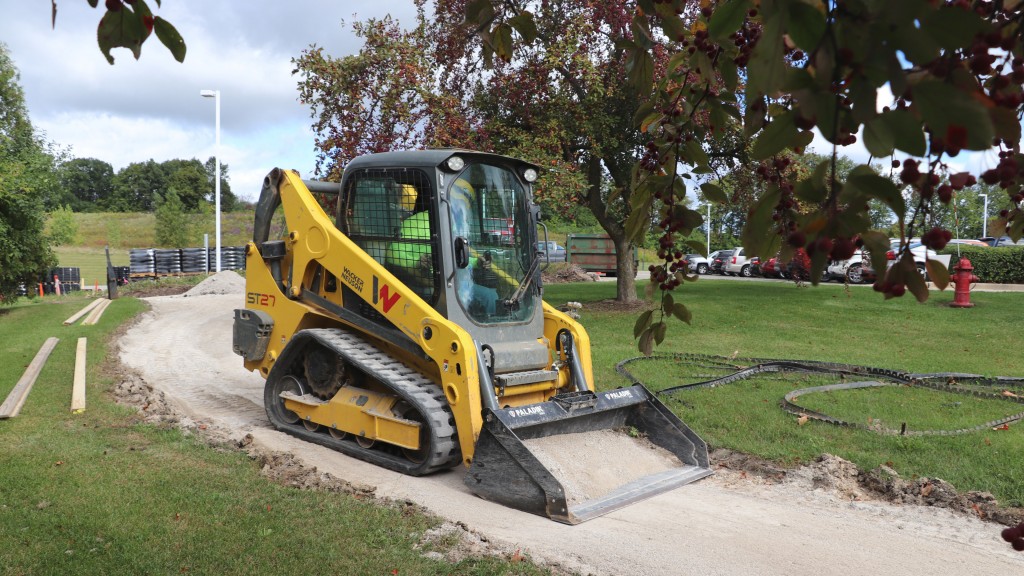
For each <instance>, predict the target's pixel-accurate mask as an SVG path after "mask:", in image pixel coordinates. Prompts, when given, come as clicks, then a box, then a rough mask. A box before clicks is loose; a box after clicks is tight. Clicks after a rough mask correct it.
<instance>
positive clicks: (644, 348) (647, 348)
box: [637, 328, 654, 356]
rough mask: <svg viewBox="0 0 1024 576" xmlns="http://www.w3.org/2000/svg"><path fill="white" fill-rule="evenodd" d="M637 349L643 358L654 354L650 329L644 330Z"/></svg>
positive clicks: (652, 333)
mask: <svg viewBox="0 0 1024 576" xmlns="http://www.w3.org/2000/svg"><path fill="white" fill-rule="evenodd" d="M637 348H639V349H640V353H641V354H643V355H644V356H650V355H651V353H652V352H654V332H652V331H651V329H650V328H648V329H647V330H644V332H643V334H641V335H640V342H639V344H638V345H637Z"/></svg>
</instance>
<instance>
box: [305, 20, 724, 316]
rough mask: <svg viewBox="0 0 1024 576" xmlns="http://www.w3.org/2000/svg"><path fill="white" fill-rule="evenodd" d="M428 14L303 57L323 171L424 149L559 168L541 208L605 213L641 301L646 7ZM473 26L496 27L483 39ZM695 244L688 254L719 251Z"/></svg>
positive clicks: (600, 217)
mask: <svg viewBox="0 0 1024 576" xmlns="http://www.w3.org/2000/svg"><path fill="white" fill-rule="evenodd" d="M418 6H419V14H418V18H417V22H416V26H415V27H413V28H410V29H408V30H402V29H401V28H400V27H399V25H398V23H397V22H394V21H393V20H391V19H390V18H385V19H383V20H368V21H366V22H357V23H355V24H354V25H353V30H354V31H355V33H356V34H357V35H359V36H360V37H362V38H363V40H364V46H363V48H362V50H361V51H360V53H359V54H357V55H354V56H349V57H345V58H340V59H338V58H332V57H330V56H328V55H325V54H324V53H323V51H322V49H320V48H317V47H315V46H314V47H312V48H310V49H308V50H306V51H305V52H304V53H303V54H302V56H301V57H300V58H298V59H296V60H295V64H296V72H297V73H299V74H300V75H301V77H302V79H301V81H300V84H299V87H300V94H301V99H302V100H303V101H304V102H307V103H308V104H309V105H310V106H311V107H312V108H313V111H314V112H313V118H314V125H313V128H314V131H315V132H316V134H317V147H318V148H319V150H320V165H319V166H318V170H320V171H321V172H322V173H324V174H326V175H327V176H328V177H330V178H337V177H338V176H339V175H340V172H341V170H342V169H343V168H344V166H345V163H346V162H347V161H348V160H350V159H351V158H353V157H355V156H357V155H359V154H362V153H366V152H374V151H381V150H391V149H395V148H409V147H420V146H463V147H471V148H477V149H484V150H493V151H495V152H498V153H503V154H509V155H514V156H519V157H523V158H525V159H527V160H530V161H533V162H535V163H537V164H539V165H541V166H543V167H545V168H548V170H546V171H545V174H544V176H543V178H542V180H541V181H540V182H539V185H538V186H537V197H538V199H539V200H540V201H541V202H543V203H544V204H545V205H547V206H552V205H554V206H558V205H563V206H564V205H570V204H571V205H583V206H586V207H587V208H588V209H589V210H590V211H591V212H592V213H593V214H594V216H595V218H596V219H597V221H598V222H599V223H600V225H601V227H602V228H603V229H604V230H605V231H606V232H607V233H608V235H609V236H610V237H611V239H612V241H613V243H614V244H615V249H616V254H617V256H618V258H617V262H618V264H617V288H618V291H617V299H619V300H620V301H632V300H635V299H636V288H635V285H634V281H633V277H634V275H635V263H634V261H633V258H632V257H630V254H631V251H632V248H633V245H634V244H635V243H638V242H639V241H640V240H641V237H642V235H643V230H645V229H646V227H648V226H649V225H650V222H651V210H652V207H653V206H654V205H655V202H654V200H653V199H652V200H651V201H648V200H647V199H646V198H645V199H644V200H643V201H641V202H637V201H636V200H635V199H634V189H635V187H636V186H637V184H638V182H639V180H638V179H637V173H636V172H635V169H634V168H635V165H636V162H637V161H638V160H640V159H641V158H643V157H644V155H645V154H646V153H647V151H648V150H649V148H647V147H646V140H648V139H647V138H646V136H645V135H644V132H643V130H641V127H639V126H636V125H634V123H633V122H632V118H633V114H634V112H635V110H636V109H637V107H638V106H639V105H640V104H641V103H642V102H643V101H644V99H649V98H650V97H651V94H650V92H648V93H647V94H639V93H638V92H637V91H636V90H635V89H634V88H633V87H632V86H633V85H634V84H635V82H631V81H630V78H631V76H636V74H637V73H638V72H637V71H635V70H631V68H630V62H629V59H628V58H627V54H628V46H629V45H630V44H628V43H629V42H632V39H633V38H634V37H635V36H636V31H635V30H633V29H632V14H633V10H635V8H636V6H635V4H632V3H629V2H626V3H623V2H621V0H599V1H594V0H589V1H581V0H564V1H550V2H548V1H545V2H540V3H536V2H522V1H511V0H509V1H506V2H501V3H500V5H499V4H491V3H490V2H488V1H486V0H483V1H481V0H473V1H469V2H467V1H466V0H439V1H437V2H435V3H434V6H433V15H432V16H430V17H428V16H427V14H426V9H425V6H426V3H425V2H423V1H422V0H421V1H419V2H418ZM527 8H530V9H531V10H528V9H527ZM532 10H536V12H534V11H532ZM466 18H468V19H469V20H470V21H473V20H477V19H482V20H483V21H486V22H491V23H494V26H493V27H491V26H486V28H487V29H486V30H484V29H483V28H479V29H478V30H477V29H469V28H467V26H466V24H465V19H466ZM499 19H500V22H499ZM477 31H479V32H480V34H476V33H475V32H477ZM623 41H625V42H627V44H622V42H623ZM660 44H666V41H664V40H660V41H654V40H652V41H651V42H650V43H649V44H648V47H649V48H650V49H651V50H652V51H653V52H654V53H655V56H654V57H653V58H652V64H651V65H652V70H654V69H656V70H657V71H658V73H660V71H661V70H663V69H664V67H665V66H666V65H667V63H668V62H667V59H666V58H663V57H661V56H660V55H661V54H664V53H665V50H664V49H663V48H659V45H660ZM660 217H661V218H664V217H665V214H664V213H663V214H661V216H660ZM696 224H697V221H693V222H689V223H688V225H690V227H693V226H694V225H696ZM637 231H639V233H634V232H637ZM695 242H696V241H691V245H690V247H689V248H688V249H687V251H689V252H693V251H694V250H695V249H699V250H701V251H704V250H705V247H704V246H703V242H700V243H699V245H694V244H695ZM681 250H682V248H681V247H674V248H673V250H672V251H673V253H676V252H679V253H680V254H681Z"/></svg>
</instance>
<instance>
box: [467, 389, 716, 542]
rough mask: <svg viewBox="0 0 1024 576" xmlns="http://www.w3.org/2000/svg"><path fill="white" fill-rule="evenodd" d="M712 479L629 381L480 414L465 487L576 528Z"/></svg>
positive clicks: (656, 404) (698, 451)
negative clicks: (626, 384) (624, 384)
mask: <svg viewBox="0 0 1024 576" xmlns="http://www.w3.org/2000/svg"><path fill="white" fill-rule="evenodd" d="M710 474H711V469H710V468H709V465H708V449H707V444H705V443H704V441H703V440H701V439H700V438H699V437H698V436H697V435H696V434H694V432H693V431H692V430H690V429H689V428H688V427H687V426H686V424H683V422H682V421H681V420H680V419H679V418H678V417H676V415H675V414H673V413H672V412H671V411H670V410H669V409H668V408H667V407H666V406H665V405H664V404H662V403H661V401H659V400H658V399H657V398H655V397H654V395H653V394H651V393H650V392H649V391H648V390H647V389H646V388H644V387H643V386H641V385H639V384H636V385H633V386H631V387H629V388H620V389H618V390H611V391H608V392H597V393H594V392H589V391H586V392H571V393H568V394H560V395H558V396H555V397H554V398H552V399H551V400H549V401H547V402H541V403H538V404H531V405H528V406H520V407H515V408H505V409H501V410H495V411H490V410H488V411H486V413H485V415H484V426H483V429H482V430H481V432H480V438H479V440H478V441H477V445H476V453H475V455H474V456H473V462H472V465H471V466H470V469H469V473H468V474H467V475H466V480H465V481H466V485H467V486H469V488H470V490H472V491H473V492H474V493H475V494H477V495H478V496H480V497H482V498H484V499H487V500H491V501H494V502H498V503H500V504H504V505H505V506H509V507H512V508H517V509H519V510H524V511H526V512H531V513H533V514H539V515H541V516H547V517H549V518H551V519H552V520H555V521H558V522H563V523H565V524H579V523H580V522H584V521H586V520H590V519H591V518H596V517H597V516H600V515H602V514H607V513H608V512H611V511H613V510H617V509H619V508H623V507H625V506H628V505H630V504H633V503H635V502H638V501H640V500H644V499H646V498H650V497H652V496H654V495H657V494H661V493H663V492H667V491H669V490H672V489H674V488H677V487H679V486H682V485H684V484H689V483H690V482H694V481H696V480H699V479H701V478H704V477H705V476H708V475H710Z"/></svg>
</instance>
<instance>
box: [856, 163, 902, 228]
mask: <svg viewBox="0 0 1024 576" xmlns="http://www.w3.org/2000/svg"><path fill="white" fill-rule="evenodd" d="M843 193H844V194H851V195H852V194H859V195H861V196H864V197H867V198H877V199H879V200H881V201H882V202H884V203H885V204H886V206H888V207H889V208H890V209H891V210H892V211H893V212H894V213H895V214H896V217H897V218H899V219H900V220H903V216H904V215H905V214H906V211H907V207H906V202H905V201H904V200H903V195H902V194H900V191H899V189H897V188H896V184H894V183H893V181H892V180H889V179H888V178H884V177H882V176H879V175H877V174H856V175H851V176H850V177H849V178H848V179H847V180H846V186H844V187H843Z"/></svg>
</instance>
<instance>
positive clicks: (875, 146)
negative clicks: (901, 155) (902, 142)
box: [864, 116, 896, 158]
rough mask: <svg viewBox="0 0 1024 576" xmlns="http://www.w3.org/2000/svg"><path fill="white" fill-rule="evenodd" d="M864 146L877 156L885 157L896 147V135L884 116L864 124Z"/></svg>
mask: <svg viewBox="0 0 1024 576" xmlns="http://www.w3.org/2000/svg"><path fill="white" fill-rule="evenodd" d="M864 147H865V148H867V149H868V152H870V153H871V155H872V156H874V157H876V158H885V157H886V156H888V155H890V154H892V151H893V148H895V147H896V137H895V136H893V134H892V131H891V130H890V129H889V125H888V124H887V123H886V121H885V119H884V118H883V117H882V116H879V117H877V118H875V119H874V120H872V121H870V122H868V123H867V124H865V125H864Z"/></svg>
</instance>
